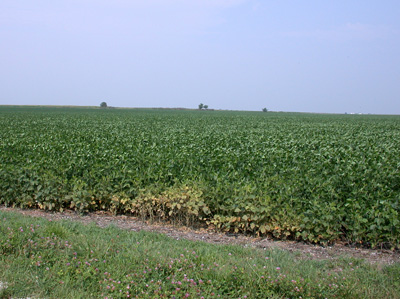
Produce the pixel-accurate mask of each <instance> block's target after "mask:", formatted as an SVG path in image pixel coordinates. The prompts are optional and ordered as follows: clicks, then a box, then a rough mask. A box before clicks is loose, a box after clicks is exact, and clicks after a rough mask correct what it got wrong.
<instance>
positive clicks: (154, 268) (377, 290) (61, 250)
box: [0, 211, 400, 298]
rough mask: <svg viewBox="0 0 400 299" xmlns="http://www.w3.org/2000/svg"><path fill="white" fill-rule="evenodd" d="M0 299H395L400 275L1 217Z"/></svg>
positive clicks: (398, 268) (394, 270)
mask: <svg viewBox="0 0 400 299" xmlns="http://www.w3.org/2000/svg"><path fill="white" fill-rule="evenodd" d="M0 269H2V271H0V281H2V282H3V283H7V285H6V286H7V287H6V288H3V289H2V290H0V298H10V297H13V298H20V297H27V296H30V297H35V298H106V297H108V298H332V297H336V298H400V297H399V294H400V280H399V277H400V265H399V264H395V265H390V266H384V267H382V266H381V267H378V266H374V265H370V264H367V263H364V262H363V261H361V260H355V259H346V258H342V259H339V260H335V261H309V260H307V261H305V260H300V259H297V258H296V256H295V255H293V254H290V253H287V252H284V251H280V250H256V249H250V248H243V247H240V246H220V245H218V246H217V245H212V244H206V243H201V242H190V241H186V240H179V241H178V240H174V239H171V238H168V237H166V236H164V235H161V234H155V233H148V232H139V233H137V232H129V231H126V230H121V229H118V228H116V227H113V226H110V227H108V228H106V229H101V228H98V227H97V226H95V225H94V224H93V225H86V226H85V225H82V224H79V223H75V222H67V221H61V222H54V221H49V220H46V219H41V218H31V217H26V216H23V215H20V214H17V213H12V212H3V211H1V212H0Z"/></svg>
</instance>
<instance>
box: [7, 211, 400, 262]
mask: <svg viewBox="0 0 400 299" xmlns="http://www.w3.org/2000/svg"><path fill="white" fill-rule="evenodd" d="M0 210H2V211H14V212H19V213H21V214H23V215H28V216H32V217H43V218H47V219H51V220H62V219H66V220H72V221H79V222H82V223H91V222H94V223H96V224H97V225H98V226H99V227H106V226H108V225H110V224H114V225H116V226H118V227H120V228H122V229H127V230H131V231H140V230H145V231H151V232H158V233H162V234H165V235H167V236H169V237H171V238H174V239H177V240H178V239H187V240H192V241H203V242H208V243H213V244H237V245H241V246H246V247H255V248H280V249H284V250H288V251H291V252H295V253H299V256H300V258H304V259H320V260H323V259H335V258H338V257H343V256H345V257H353V258H361V259H364V260H366V261H368V262H370V263H379V264H393V263H396V262H400V252H399V251H390V250H372V249H360V248H352V247H349V246H344V245H340V244H336V245H334V246H329V247H322V246H317V245H310V244H305V243H301V242H295V241H275V240H270V239H268V238H254V237H248V236H244V235H233V234H224V233H218V232H214V231H210V230H205V229H199V230H195V229H191V228H187V227H176V226H172V225H168V224H149V223H145V222H142V221H141V220H140V219H138V218H136V217H131V216H113V215H111V214H109V213H105V212H95V213H90V214H88V215H84V216H82V215H79V214H76V213H75V212H72V211H65V212H62V213H60V212H46V211H42V210H22V209H16V208H6V207H4V206H0Z"/></svg>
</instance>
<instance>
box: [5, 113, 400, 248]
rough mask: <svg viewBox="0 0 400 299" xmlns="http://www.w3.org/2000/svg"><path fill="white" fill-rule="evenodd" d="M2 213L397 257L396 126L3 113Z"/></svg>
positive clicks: (208, 116)
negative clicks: (382, 250)
mask: <svg viewBox="0 0 400 299" xmlns="http://www.w3.org/2000/svg"><path fill="white" fill-rule="evenodd" d="M0 204H3V205H7V206H16V207H23V208H40V209H46V210H55V211H62V210H63V209H73V210H76V211H79V212H82V213H85V212H90V211H95V210H105V211H111V212H113V213H124V214H132V215H135V216H138V217H141V218H143V219H148V220H156V221H168V222H171V223H176V224H181V225H208V226H211V227H215V228H216V229H219V230H223V231H230V232H236V233H247V234H254V235H261V236H263V235H264V236H272V237H275V238H281V239H293V240H305V241H309V242H314V243H325V244H327V243H331V242H335V241H341V242H345V243H348V244H360V245H363V246H369V247H377V246H384V247H390V248H399V246H400V116H377V115H328V114H325V115H322V114H305V113H278V112H266V113H263V112H235V111H195V110H167V109H158V110H157V109H110V108H107V109H100V108H75V107H70V108H69V107H62V108H60V107H11V106H9V107H6V106H0Z"/></svg>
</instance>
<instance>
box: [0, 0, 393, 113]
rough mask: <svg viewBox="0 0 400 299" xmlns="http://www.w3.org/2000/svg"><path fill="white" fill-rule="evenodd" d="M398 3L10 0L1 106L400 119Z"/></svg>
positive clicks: (0, 4)
mask: <svg viewBox="0 0 400 299" xmlns="http://www.w3.org/2000/svg"><path fill="white" fill-rule="evenodd" d="M399 16H400V1H398V0H383V1H377V0H374V1H370V0H335V1H333V0H326V1H321V0H310V1H307V0H304V1H298V0H291V1H289V0H281V1H277V0H214V1H213V0H142V1H139V0H137V1H136V0H68V1H66V0H57V1H54V0H35V1H34V0H18V1H16V0H1V1H0V105H84V106H99V105H100V103H101V102H103V101H105V102H107V104H108V105H109V106H115V107H169V108H173V107H184V108H197V107H198V105H199V104H200V103H203V104H206V105H208V106H209V108H213V109H228V110H255V111H261V109H262V108H264V107H265V108H267V109H269V110H271V111H298V112H325V113H345V112H347V113H373V114H375V113H376V114H400V17H399Z"/></svg>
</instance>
